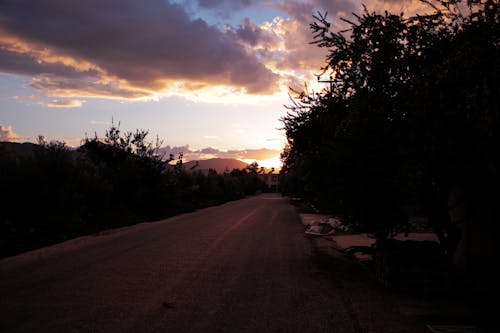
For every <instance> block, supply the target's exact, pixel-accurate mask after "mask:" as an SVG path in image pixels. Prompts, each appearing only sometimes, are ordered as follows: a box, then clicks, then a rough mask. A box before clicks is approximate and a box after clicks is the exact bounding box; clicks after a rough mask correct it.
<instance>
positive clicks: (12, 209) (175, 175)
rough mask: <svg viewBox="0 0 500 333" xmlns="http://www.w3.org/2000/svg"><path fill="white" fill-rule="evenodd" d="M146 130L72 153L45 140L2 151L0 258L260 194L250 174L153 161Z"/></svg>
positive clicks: (93, 141)
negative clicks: (194, 169)
mask: <svg viewBox="0 0 500 333" xmlns="http://www.w3.org/2000/svg"><path fill="white" fill-rule="evenodd" d="M147 134H148V132H147V131H144V130H137V131H136V132H135V133H131V132H128V133H123V134H122V133H121V132H120V129H119V126H115V125H112V126H111V128H110V129H109V130H108V131H107V133H106V137H105V138H104V139H103V140H100V139H98V138H97V137H95V138H87V139H85V140H84V142H83V144H82V146H81V147H80V148H79V149H77V150H72V149H69V148H68V147H66V146H65V144H64V143H61V142H51V143H46V142H45V141H44V140H43V138H41V139H40V140H39V145H34V147H35V148H34V149H33V151H32V153H30V154H26V153H23V154H21V153H17V152H16V151H15V150H13V149H10V148H12V147H9V146H8V145H4V144H0V187H1V188H2V191H1V194H0V196H1V197H0V202H2V214H1V215H0V235H1V236H0V242H1V243H0V257H5V256H9V255H13V254H16V253H19V252H23V251H27V250H30V249H34V248H38V247H41V246H44V245H48V244H53V243H56V242H60V241H64V240H67V239H70V238H73V237H76V236H79V235H84V234H91V233H96V232H99V231H101V230H105V229H109V228H115V227H119V226H124V225H130V224H133V223H138V222H142V221H152V220H157V219H160V218H164V217H168V216H172V215H174V214H178V213H182V212H187V211H192V210H195V209H199V208H203V207H207V206H211V205H217V204H221V203H224V202H227V201H229V200H235V199H239V198H242V197H244V196H246V195H252V194H255V193H256V192H257V191H261V190H263V188H264V184H263V182H262V181H261V180H259V179H258V177H257V176H256V175H255V174H253V173H251V172H250V171H248V170H233V171H231V172H227V173H224V174H217V173H216V172H215V171H211V172H209V173H208V174H202V173H201V172H186V171H184V170H183V168H182V160H180V159H179V160H178V161H177V163H175V164H173V165H171V164H169V163H173V156H171V157H170V158H169V159H167V160H164V159H163V158H162V156H159V155H158V153H157V152H158V147H159V145H160V142H159V141H158V140H157V141H156V143H155V144H153V143H152V142H148V141H147Z"/></svg>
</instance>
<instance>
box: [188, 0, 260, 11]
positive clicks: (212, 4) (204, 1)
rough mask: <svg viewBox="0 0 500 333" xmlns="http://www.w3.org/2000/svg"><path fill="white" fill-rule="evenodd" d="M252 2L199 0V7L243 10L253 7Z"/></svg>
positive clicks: (245, 0) (244, 0) (250, 0)
mask: <svg viewBox="0 0 500 333" xmlns="http://www.w3.org/2000/svg"><path fill="white" fill-rule="evenodd" d="M252 3H253V1H252V0H198V5H199V6H200V7H204V8H210V9H214V8H218V9H220V8H221V7H225V8H227V9H233V10H237V9H241V8H245V7H249V6H251V5H252Z"/></svg>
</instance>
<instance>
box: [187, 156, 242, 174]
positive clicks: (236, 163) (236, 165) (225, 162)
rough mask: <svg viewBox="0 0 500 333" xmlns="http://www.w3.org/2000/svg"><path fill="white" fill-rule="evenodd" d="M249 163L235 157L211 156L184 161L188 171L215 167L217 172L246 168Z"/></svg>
mask: <svg viewBox="0 0 500 333" xmlns="http://www.w3.org/2000/svg"><path fill="white" fill-rule="evenodd" d="M247 165H248V164H247V163H245V162H242V161H240V160H235V159H233V158H210V159H208V160H199V161H189V162H186V163H184V169H185V170H187V171H190V170H191V171H206V170H208V169H213V170H215V171H217V173H223V172H224V171H225V170H229V171H231V170H233V169H244V168H246V166H247Z"/></svg>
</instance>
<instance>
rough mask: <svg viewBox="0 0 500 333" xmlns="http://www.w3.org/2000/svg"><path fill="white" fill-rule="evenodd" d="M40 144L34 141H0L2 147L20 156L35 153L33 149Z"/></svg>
mask: <svg viewBox="0 0 500 333" xmlns="http://www.w3.org/2000/svg"><path fill="white" fill-rule="evenodd" d="M37 146H38V145H36V144H34V143H29V142H25V143H17V142H3V141H2V142H0V147H1V149H5V150H6V151H10V152H13V153H14V154H16V155H18V156H26V155H31V154H33V150H35V147H37Z"/></svg>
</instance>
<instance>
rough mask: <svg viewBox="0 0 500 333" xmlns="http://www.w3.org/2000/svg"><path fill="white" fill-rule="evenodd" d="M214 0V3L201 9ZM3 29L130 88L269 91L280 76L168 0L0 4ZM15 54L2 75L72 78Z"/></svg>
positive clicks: (7, 0)
mask: <svg viewBox="0 0 500 333" xmlns="http://www.w3.org/2000/svg"><path fill="white" fill-rule="evenodd" d="M211 3H212V4H213V5H215V3H216V2H215V1H212V2H211V1H205V2H204V4H203V5H205V6H208V5H210V4H211ZM244 3H245V2H242V4H244ZM200 5H201V3H200ZM0 30H3V31H5V32H6V33H7V34H9V35H10V36H14V37H16V38H19V39H21V40H23V41H24V42H26V43H28V45H30V44H37V45H40V46H42V47H46V48H47V49H49V50H51V51H52V52H54V53H57V54H59V55H63V56H65V57H72V58H74V59H80V60H84V61H86V62H89V63H92V64H95V65H96V66H98V67H99V68H100V69H102V71H104V72H105V74H106V76H108V77H112V78H117V79H121V80H125V81H126V82H127V83H128V84H129V85H130V86H132V87H139V88H150V89H158V88H161V87H162V86H163V85H164V84H165V82H167V81H175V80H177V81H192V82H203V83H208V84H215V85H219V84H220V85H230V86H235V87H239V88H245V89H246V90H247V91H248V92H250V93H266V92H271V91H273V90H274V89H275V88H276V84H277V79H278V76H277V75H276V74H274V73H272V72H271V71H270V70H269V69H267V68H266V67H265V66H264V65H263V64H261V63H260V62H259V61H258V60H257V59H256V57H255V56H254V55H252V54H249V53H247V52H246V51H245V48H244V47H243V46H242V45H241V44H240V43H237V42H236V41H235V40H234V38H232V37H231V36H230V35H227V34H224V33H223V32H221V31H220V30H218V29H217V28H215V27H213V26H209V25H208V24H207V23H206V22H205V21H203V20H201V19H197V20H191V19H190V17H189V16H188V15H187V14H186V11H185V10H184V9H183V8H182V7H181V6H179V5H175V4H171V3H169V2H167V1H163V0H148V1H134V0H106V1H103V0H87V1H78V2H77V1H66V0H44V1H37V0H25V1H15V0H2V2H1V3H0ZM1 42H2V41H1V39H0V47H1V45H2V44H1ZM12 53H15V51H12V50H5V49H4V50H3V52H1V53H0V63H3V65H2V70H3V71H9V72H16V71H20V72H21V74H27V73H26V72H27V71H30V70H31V71H32V72H33V73H37V72H43V73H51V74H54V75H55V74H56V73H54V72H52V71H53V70H54V71H55V72H57V75H60V76H61V77H62V78H64V79H66V78H67V77H66V76H65V74H66V73H65V72H64V70H63V69H61V68H54V67H50V66H48V65H47V64H43V63H42V64H39V65H34V64H33V62H34V61H31V64H28V63H29V62H30V59H29V57H30V55H29V54H28V55H25V56H24V58H23V57H19V58H18V60H19V61H23V62H24V65H23V66H24V69H23V68H20V67H23V66H20V63H17V64H16V63H15V62H13V61H12V57H13V55H12ZM9 58H10V60H9ZM21 58H22V59H21ZM6 60H7V61H6ZM33 60H34V59H33ZM44 66H45V68H38V67H44ZM23 71H24V72H23ZM62 72H64V73H62Z"/></svg>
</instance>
